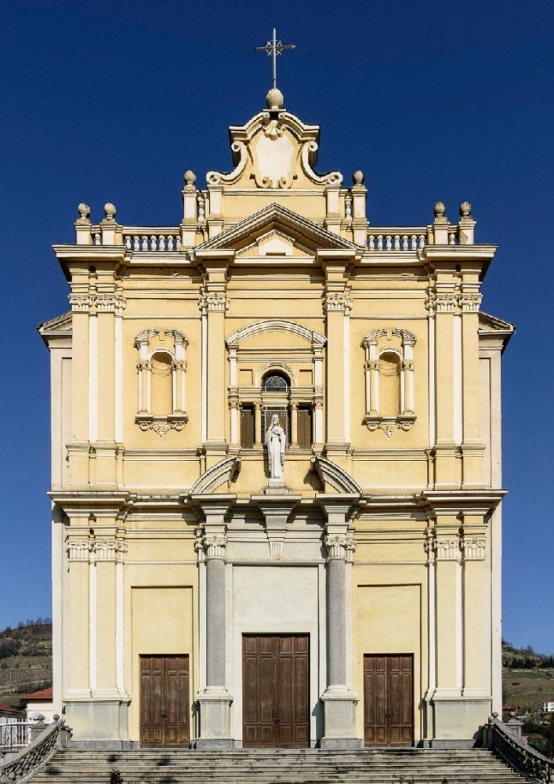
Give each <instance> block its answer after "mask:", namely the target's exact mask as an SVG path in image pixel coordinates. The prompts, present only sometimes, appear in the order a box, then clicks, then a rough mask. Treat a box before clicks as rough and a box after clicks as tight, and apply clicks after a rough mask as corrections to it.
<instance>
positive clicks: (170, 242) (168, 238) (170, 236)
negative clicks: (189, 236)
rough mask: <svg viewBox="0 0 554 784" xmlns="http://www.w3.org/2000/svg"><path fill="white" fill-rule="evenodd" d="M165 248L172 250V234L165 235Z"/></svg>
mask: <svg viewBox="0 0 554 784" xmlns="http://www.w3.org/2000/svg"><path fill="white" fill-rule="evenodd" d="M167 249H168V250H173V234H168V235H167Z"/></svg>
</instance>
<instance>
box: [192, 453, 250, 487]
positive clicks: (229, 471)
mask: <svg viewBox="0 0 554 784" xmlns="http://www.w3.org/2000/svg"><path fill="white" fill-rule="evenodd" d="M239 471H240V458H238V457H235V456H233V457H226V458H225V459H224V460H221V461H220V462H219V463H216V464H215V465H214V466H212V467H211V468H209V469H208V470H207V471H206V472H205V473H204V474H202V476H201V477H200V478H199V479H197V480H196V482H195V483H194V484H193V486H192V487H191V488H190V491H189V494H190V495H191V496H193V495H206V494H207V495H210V494H212V493H215V491H216V490H217V489H218V488H219V487H221V485H222V484H224V483H225V482H231V481H232V480H233V479H234V478H235V476H236V475H237V473H238V472H239Z"/></svg>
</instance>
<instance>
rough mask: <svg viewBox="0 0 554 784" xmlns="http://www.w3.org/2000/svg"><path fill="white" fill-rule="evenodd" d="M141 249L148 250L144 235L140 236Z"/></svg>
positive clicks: (146, 238)
mask: <svg viewBox="0 0 554 784" xmlns="http://www.w3.org/2000/svg"><path fill="white" fill-rule="evenodd" d="M141 250H148V237H147V236H146V235H144V236H143V237H142V247H141Z"/></svg>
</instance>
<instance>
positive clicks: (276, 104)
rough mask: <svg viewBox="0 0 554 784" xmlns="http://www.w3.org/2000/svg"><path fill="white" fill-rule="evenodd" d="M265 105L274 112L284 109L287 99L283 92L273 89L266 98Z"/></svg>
mask: <svg viewBox="0 0 554 784" xmlns="http://www.w3.org/2000/svg"><path fill="white" fill-rule="evenodd" d="M265 103H266V106H267V108H268V109H271V110H272V111H277V109H282V108H283V105H284V103H285V99H284V97H283V93H282V92H281V90H278V89H277V88H276V87H272V88H271V90H270V91H269V92H268V94H267V95H266V97H265Z"/></svg>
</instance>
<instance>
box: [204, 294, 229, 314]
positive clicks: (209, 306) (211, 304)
mask: <svg viewBox="0 0 554 784" xmlns="http://www.w3.org/2000/svg"><path fill="white" fill-rule="evenodd" d="M198 307H199V308H200V310H201V311H202V313H207V312H209V311H212V312H218V313H224V312H225V311H226V310H227V309H228V307H229V300H228V299H227V297H226V296H225V294H224V293H223V292H222V291H207V292H203V293H202V294H201V296H200V300H199V301H198Z"/></svg>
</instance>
